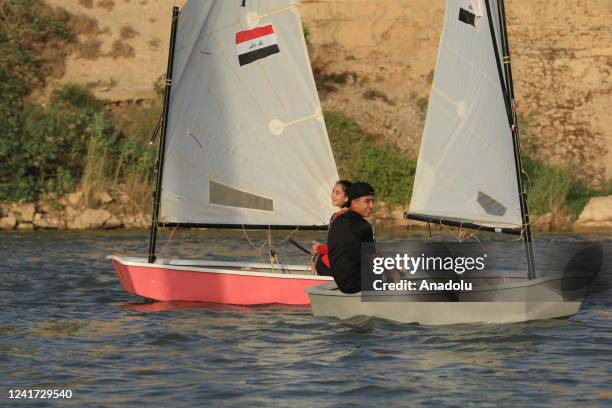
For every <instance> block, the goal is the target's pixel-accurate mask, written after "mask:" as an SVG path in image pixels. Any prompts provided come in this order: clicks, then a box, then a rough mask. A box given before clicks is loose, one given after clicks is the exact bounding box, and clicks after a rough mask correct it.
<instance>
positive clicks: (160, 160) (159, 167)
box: [148, 6, 180, 263]
mask: <svg viewBox="0 0 612 408" xmlns="http://www.w3.org/2000/svg"><path fill="white" fill-rule="evenodd" d="M179 13H180V12H179V8H178V7H176V6H175V7H173V8H172V28H171V30H170V48H169V51H168V65H167V71H166V87H165V90H164V108H163V114H162V117H163V123H162V133H161V138H160V140H159V151H158V153H157V160H156V163H155V193H154V197H155V198H154V202H153V215H152V217H151V231H150V234H151V235H150V237H149V258H148V259H149V263H153V262H155V258H156V257H155V244H156V242H157V224H158V218H159V204H160V201H161V190H162V177H163V171H164V156H165V153H166V132H167V130H168V117H169V114H170V91H171V88H172V69H173V66H174V48H175V44H176V30H177V25H178V17H179Z"/></svg>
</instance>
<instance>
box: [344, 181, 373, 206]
mask: <svg viewBox="0 0 612 408" xmlns="http://www.w3.org/2000/svg"><path fill="white" fill-rule="evenodd" d="M374 194H375V192H374V187H372V186H371V185H369V184H368V183H365V182H363V181H357V182H355V183H353V184H352V185H351V186H350V187H349V189H348V192H347V195H348V200H346V203H344V205H343V207H348V206H350V205H351V201H352V200H354V199H356V198H359V197H365V196H370V195H371V196H373V195H374Z"/></svg>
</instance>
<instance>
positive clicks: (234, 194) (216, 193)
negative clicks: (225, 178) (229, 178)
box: [208, 180, 274, 211]
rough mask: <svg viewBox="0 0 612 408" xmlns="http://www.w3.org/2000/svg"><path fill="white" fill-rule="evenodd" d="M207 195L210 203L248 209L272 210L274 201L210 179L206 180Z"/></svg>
mask: <svg viewBox="0 0 612 408" xmlns="http://www.w3.org/2000/svg"><path fill="white" fill-rule="evenodd" d="M208 196H209V201H210V203H211V204H217V205H224V206H227V207H238V208H248V209H250V210H262V211H274V201H272V200H270V199H269V198H264V197H260V196H257V195H255V194H251V193H246V192H244V191H240V190H236V189H235V188H231V187H228V186H225V185H223V184H219V183H217V182H214V181H212V180H211V181H209V182H208Z"/></svg>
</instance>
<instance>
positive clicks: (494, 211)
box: [478, 191, 507, 217]
mask: <svg viewBox="0 0 612 408" xmlns="http://www.w3.org/2000/svg"><path fill="white" fill-rule="evenodd" d="M478 204H480V206H481V207H482V208H483V210H485V212H486V213H487V214H491V215H497V216H499V217H501V216H503V215H505V214H506V211H507V208H506V207H504V206H503V205H502V204H501V203H499V202H498V201H496V200H495V199H493V198H491V197H489V196H488V195H486V194H485V193H483V192H482V191H479V192H478Z"/></svg>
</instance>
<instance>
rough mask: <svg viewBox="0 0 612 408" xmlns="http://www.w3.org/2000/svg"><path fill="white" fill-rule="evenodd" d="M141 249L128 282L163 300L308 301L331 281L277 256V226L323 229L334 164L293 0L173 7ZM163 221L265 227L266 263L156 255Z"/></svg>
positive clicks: (123, 268) (123, 276)
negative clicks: (151, 198)
mask: <svg viewBox="0 0 612 408" xmlns="http://www.w3.org/2000/svg"><path fill="white" fill-rule="evenodd" d="M170 44H171V45H170V52H169V60H168V72H167V76H166V78H167V81H166V90H165V100H164V113H163V118H162V121H161V122H160V123H161V126H160V128H161V129H162V130H161V134H160V146H159V154H158V161H157V172H156V174H157V178H156V188H155V204H154V210H153V217H152V218H153V222H152V225H151V239H150V245H149V254H148V257H147V258H128V257H125V256H121V255H114V256H111V257H109V258H111V259H112V262H113V265H114V267H115V270H116V272H117V275H118V277H119V280H120V281H121V285H122V286H123V288H124V289H125V290H126V291H128V292H129V293H132V294H134V295H138V296H142V297H146V298H150V299H154V300H161V301H169V300H170V301H200V302H212V303H227V304H237V305H255V304H270V303H280V304H308V302H309V299H308V296H307V295H306V293H305V289H306V288H308V287H311V286H315V285H318V284H321V282H326V281H330V280H331V278H329V277H319V276H315V275H313V274H312V273H311V268H310V266H308V265H282V264H279V263H278V262H277V261H276V260H275V257H274V256H272V254H273V253H274V251H273V247H272V238H271V231H272V230H286V231H288V232H291V231H296V230H307V229H326V228H327V226H326V224H327V223H328V219H329V217H330V215H331V214H332V213H333V212H334V208H333V207H332V205H331V203H330V199H329V192H330V191H331V189H332V187H333V186H334V183H335V182H336V180H338V172H337V169H336V164H335V161H334V157H333V154H332V150H331V146H330V142H329V139H328V136H327V130H326V127H325V123H324V120H323V112H322V110H321V105H320V102H319V97H318V95H317V91H316V86H315V82H314V78H313V74H312V69H311V66H310V61H309V58H308V53H307V49H306V44H305V40H304V32H303V28H302V24H301V21H300V16H299V12H298V7H297V1H296V0H231V1H230V0H223V1H201V0H190V1H188V2H187V3H186V4H185V6H183V7H182V8H181V9H180V10H179V8H177V7H175V8H174V12H173V24H172V36H171V42H170ZM158 228H170V229H176V228H238V229H243V230H244V231H245V234H246V231H248V230H253V229H263V230H266V231H268V233H269V237H270V238H269V242H268V243H269V246H270V248H269V250H270V254H271V256H270V259H271V262H270V263H269V264H265V263H264V264H262V263H252V262H250V263H248V262H225V261H222V260H220V259H215V258H214V257H213V258H211V259H189V260H188V259H158V254H157V253H156V240H157V230H158Z"/></svg>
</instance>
